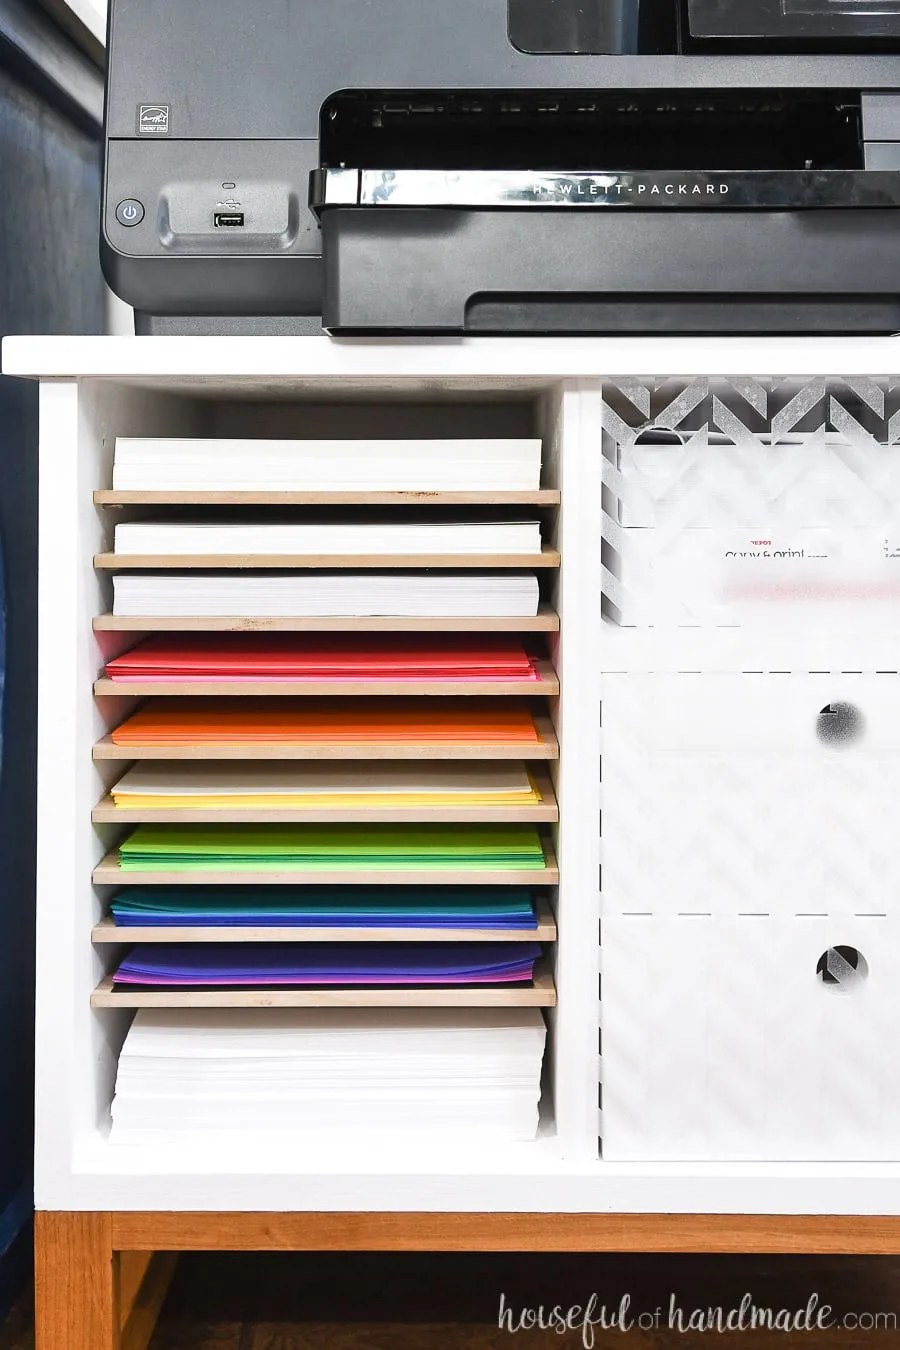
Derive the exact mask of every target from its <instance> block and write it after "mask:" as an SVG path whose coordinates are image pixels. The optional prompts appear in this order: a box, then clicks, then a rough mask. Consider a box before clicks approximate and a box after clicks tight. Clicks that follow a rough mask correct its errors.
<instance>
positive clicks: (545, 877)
mask: <svg viewBox="0 0 900 1350" xmlns="http://www.w3.org/2000/svg"><path fill="white" fill-rule="evenodd" d="M542 842H543V845H544V866H543V867H509V868H503V869H500V868H483V869H481V868H475V867H446V868H440V869H438V868H435V867H423V868H398V869H396V870H391V869H389V868H372V869H371V870H370V871H361V870H359V869H352V868H334V869H331V870H328V871H325V870H322V869H318V868H306V869H304V868H294V869H288V870H285V871H283V872H276V871H270V870H268V869H264V870H261V871H256V872H254V871H250V870H249V869H244V868H238V869H236V870H234V871H230V872H227V871H224V870H222V871H218V870H212V869H210V870H209V871H205V872H154V871H148V872H132V871H128V872H125V871H123V870H122V869H121V868H120V867H119V851H118V849H114V850H113V851H112V852H111V853H108V854H107V855H106V857H105V858H104V859H103V861H102V862H100V863H98V865H97V866H96V867H95V868H94V872H93V881H94V884H95V885H97V886H556V885H558V883H559V867H558V865H557V861H556V854H555V852H554V849H553V845H552V843H551V841H550V840H549V838H547V837H544V839H543V840H542Z"/></svg>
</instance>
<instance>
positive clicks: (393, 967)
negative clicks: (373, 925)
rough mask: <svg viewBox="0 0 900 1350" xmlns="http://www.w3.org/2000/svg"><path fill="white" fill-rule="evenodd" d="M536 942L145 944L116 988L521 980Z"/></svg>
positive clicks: (529, 970) (536, 951)
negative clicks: (176, 946)
mask: <svg viewBox="0 0 900 1350" xmlns="http://www.w3.org/2000/svg"><path fill="white" fill-rule="evenodd" d="M540 954H541V948H540V946H539V945H538V944H537V943H533V942H526V943H519V942H516V943H511V942H484V943H481V942H472V943H466V942H460V943H448V944H444V943H421V944H418V943H416V944H406V943H385V944H384V945H382V944H368V943H349V944H344V943H322V944H321V945H311V946H307V945H304V944H300V943H297V944H293V943H277V944H276V943H261V944H259V945H257V944H247V945H242V944H241V945H235V946H231V945H227V946H226V945H219V944H205V945H204V944H198V945H191V946H190V947H189V948H174V947H172V946H170V945H167V944H161V943H158V944H140V945H138V946H136V947H134V948H132V951H131V953H130V954H129V956H128V957H126V959H125V960H124V961H123V962H122V964H121V965H120V966H119V969H118V971H117V972H116V976H115V986H116V987H117V988H122V987H129V988H133V987H134V986H135V985H142V986H150V987H153V988H173V989H178V988H184V987H202V988H207V989H209V988H217V987H227V988H242V989H255V988H271V987H274V986H278V987H295V986H329V987H341V986H356V985H398V986H404V987H405V986H415V985H469V984H521V983H529V982H530V981H531V980H532V979H533V977H534V963H535V961H536V960H537V959H538V957H539V956H540Z"/></svg>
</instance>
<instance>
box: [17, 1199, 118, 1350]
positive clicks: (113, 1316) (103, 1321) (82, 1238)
mask: <svg viewBox="0 0 900 1350" xmlns="http://www.w3.org/2000/svg"><path fill="white" fill-rule="evenodd" d="M117 1266H118V1262H117V1258H116V1257H115V1255H114V1253H113V1245H112V1220H111V1216H110V1215H109V1214H103V1213H100V1214H77V1213H62V1212H60V1213H56V1212H52V1213H51V1212H49V1211H41V1212H38V1213H37V1214H36V1215H35V1267H34V1283H35V1334H36V1339H35V1345H36V1350H120V1347H121V1338H120V1331H119V1299H118V1289H117V1282H118V1281H117Z"/></svg>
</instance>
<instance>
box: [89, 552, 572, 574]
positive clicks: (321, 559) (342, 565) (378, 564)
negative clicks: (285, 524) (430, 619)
mask: <svg viewBox="0 0 900 1350" xmlns="http://www.w3.org/2000/svg"><path fill="white" fill-rule="evenodd" d="M94 566H95V567H96V568H98V569H100V570H115V571H120V572H125V571H127V572H136V571H141V572H160V571H166V570H169V569H172V568H177V569H178V570H180V571H188V570H193V569H201V570H202V571H204V572H210V571H213V572H215V571H230V570H234V569H241V570H250V569H256V568H265V569H266V570H267V571H293V570H296V569H298V568H305V569H314V570H319V569H321V570H324V571H332V572H333V571H340V570H344V569H347V568H356V569H359V570H363V569H366V570H370V571H384V570H393V569H394V568H403V569H404V570H407V571H409V570H412V571H419V570H422V569H426V568H432V567H442V568H443V567H446V568H451V569H453V570H454V571H459V572H461V571H465V570H468V569H470V568H473V567H480V568H485V569H490V570H491V571H499V570H501V569H503V570H505V569H507V568H516V569H521V568H539V567H559V551H558V550H557V549H555V548H550V547H548V546H545V547H544V548H543V549H541V552H540V553H382V554H379V553H159V554H149V553H98V554H97V555H96V556H95V558H94Z"/></svg>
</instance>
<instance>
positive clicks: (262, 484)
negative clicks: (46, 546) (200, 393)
mask: <svg viewBox="0 0 900 1350" xmlns="http://www.w3.org/2000/svg"><path fill="white" fill-rule="evenodd" d="M540 477H541V442H540V441H539V440H505V439H504V440H501V439H491V440H436V441H420V440H383V441H378V440H345V441H287V440H285V441H281V440H227V439H225V440H193V439H189V438H184V439H169V440H149V439H143V438H141V439H136V438H132V437H125V436H120V437H118V439H117V440H116V458H115V468H114V471H113V487H114V489H116V490H117V491H120V492H127V491H149V492H162V491H180V492H190V491H197V492H462V491H482V492H492V491H496V492H532V491H535V490H536V489H537V488H538V487H539V486H540Z"/></svg>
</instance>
